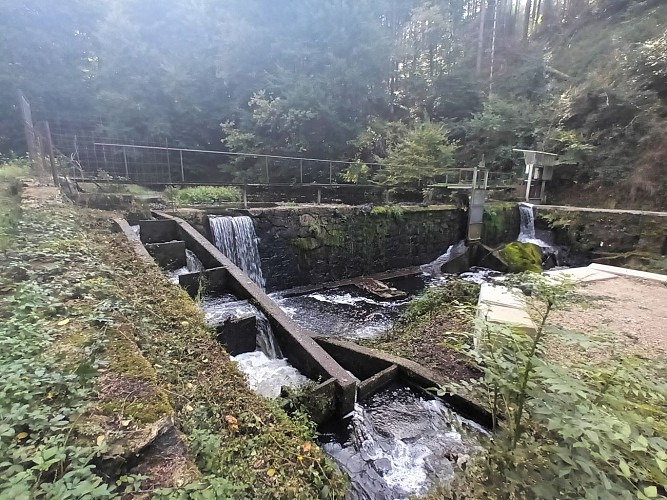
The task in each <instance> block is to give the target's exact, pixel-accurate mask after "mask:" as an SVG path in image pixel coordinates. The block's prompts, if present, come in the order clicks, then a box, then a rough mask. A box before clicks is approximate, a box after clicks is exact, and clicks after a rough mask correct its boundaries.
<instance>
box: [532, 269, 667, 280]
mask: <svg viewBox="0 0 667 500" xmlns="http://www.w3.org/2000/svg"><path fill="white" fill-rule="evenodd" d="M593 265H597V264H593ZM544 274H546V275H547V276H561V277H564V278H567V279H570V280H573V281H576V282H581V283H587V282H589V281H601V280H609V279H614V278H618V275H616V274H612V273H609V272H606V271H601V270H599V269H597V268H594V267H591V266H588V267H574V268H571V269H559V270H558V271H547V272H545V273H544ZM665 278H667V276H665Z"/></svg>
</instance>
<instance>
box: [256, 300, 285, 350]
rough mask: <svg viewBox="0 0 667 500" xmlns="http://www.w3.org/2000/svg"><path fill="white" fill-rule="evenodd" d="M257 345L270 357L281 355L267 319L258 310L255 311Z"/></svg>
mask: <svg viewBox="0 0 667 500" xmlns="http://www.w3.org/2000/svg"><path fill="white" fill-rule="evenodd" d="M257 347H258V348H259V349H260V350H261V351H262V352H263V353H264V354H266V355H267V356H268V357H269V358H270V359H280V358H282V357H283V353H282V352H281V351H280V346H279V345H278V342H276V337H275V335H274V334H273V330H272V329H271V324H270V323H269V320H268V319H267V318H266V316H264V314H263V313H262V312H261V311H259V310H258V311H257Z"/></svg>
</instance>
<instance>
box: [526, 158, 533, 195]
mask: <svg viewBox="0 0 667 500" xmlns="http://www.w3.org/2000/svg"><path fill="white" fill-rule="evenodd" d="M532 182H533V164H532V163H529V164H528V180H527V181H526V201H529V200H530V185H531V184H532Z"/></svg>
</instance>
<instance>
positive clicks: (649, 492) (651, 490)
mask: <svg viewBox="0 0 667 500" xmlns="http://www.w3.org/2000/svg"><path fill="white" fill-rule="evenodd" d="M644 495H646V496H647V497H648V498H655V497H657V496H658V488H656V487H655V486H647V487H646V488H644Z"/></svg>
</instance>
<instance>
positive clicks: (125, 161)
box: [123, 146, 130, 179]
mask: <svg viewBox="0 0 667 500" xmlns="http://www.w3.org/2000/svg"><path fill="white" fill-rule="evenodd" d="M123 163H125V177H127V178H128V179H129V178H130V169H129V168H128V167H127V152H126V151H125V146H123Z"/></svg>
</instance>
